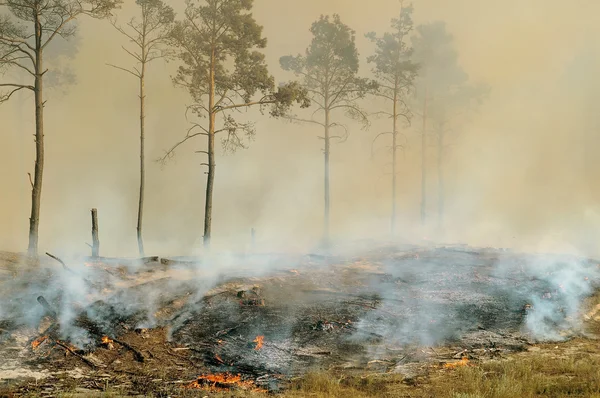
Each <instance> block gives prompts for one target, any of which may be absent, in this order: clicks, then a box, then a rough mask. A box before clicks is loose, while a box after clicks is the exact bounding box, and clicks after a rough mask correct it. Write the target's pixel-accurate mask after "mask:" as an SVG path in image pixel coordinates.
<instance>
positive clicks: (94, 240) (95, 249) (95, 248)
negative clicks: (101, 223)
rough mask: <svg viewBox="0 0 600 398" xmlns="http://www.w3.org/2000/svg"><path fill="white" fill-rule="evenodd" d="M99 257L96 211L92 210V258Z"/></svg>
mask: <svg viewBox="0 0 600 398" xmlns="http://www.w3.org/2000/svg"><path fill="white" fill-rule="evenodd" d="M99 255H100V239H99V238H98V210H96V209H92V257H98V256H99Z"/></svg>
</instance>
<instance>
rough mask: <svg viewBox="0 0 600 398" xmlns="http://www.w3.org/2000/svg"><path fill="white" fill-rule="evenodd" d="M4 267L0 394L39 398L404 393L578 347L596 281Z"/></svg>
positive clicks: (460, 265)
mask: <svg viewBox="0 0 600 398" xmlns="http://www.w3.org/2000/svg"><path fill="white" fill-rule="evenodd" d="M4 263H5V264H6V265H5V266H4V267H3V268H2V272H3V273H2V274H1V275H0V277H1V278H2V290H1V293H0V294H1V295H2V298H1V299H2V302H1V303H2V304H1V305H0V355H2V358H4V359H5V360H4V361H3V363H2V364H1V365H0V379H3V380H4V382H5V383H10V384H11V385H13V386H14V387H13V388H14V389H16V391H20V392H22V393H23V392H25V391H27V390H32V389H33V390H41V391H44V389H47V390H48V393H49V394H50V393H51V391H53V390H55V389H61V388H68V387H69V386H68V384H69V383H73V380H75V381H76V382H77V385H78V386H80V388H82V387H85V388H86V389H88V390H102V389H104V388H106V385H108V384H110V385H111V386H116V387H119V388H121V389H123V390H126V391H128V392H130V393H140V394H150V393H155V394H159V393H160V392H161V391H167V390H169V391H172V390H173V388H177V389H180V390H181V391H186V390H196V389H203V390H215V391H218V390H230V389H240V390H244V391H248V390H251V391H277V390H280V389H284V388H286V386H288V385H289V381H290V380H293V379H294V378H295V377H297V376H303V375H305V374H306V373H307V372H308V371H310V370H318V369H328V370H332V369H337V370H340V371H344V372H360V371H364V370H369V371H371V372H381V373H397V374H399V375H400V376H399V377H402V378H403V379H404V380H405V381H407V382H410V380H414V379H415V378H417V377H418V376H419V375H420V374H422V373H423V371H424V370H425V369H427V368H428V367H429V366H432V365H435V366H440V367H442V368H448V369H451V368H456V367H463V366H464V365H467V364H469V363H470V362H472V361H478V360H483V359H486V358H498V357H502V356H505V355H507V354H509V353H513V352H520V351H524V350H526V349H527V347H528V346H530V345H531V344H534V343H538V342H544V341H557V340H568V339H570V338H573V337H577V336H581V335H582V334H583V333H584V332H583V328H582V327H581V326H582V325H581V320H582V319H583V318H582V317H581V308H580V307H581V304H582V303H583V301H584V300H585V299H586V297H588V296H591V295H592V294H593V293H594V291H595V289H596V287H597V282H598V281H599V280H600V278H599V276H600V268H599V265H598V263H597V262H595V261H591V260H587V259H582V258H577V257H574V256H558V255H527V254H519V253H513V252H510V251H505V250H497V249H473V248H467V247H429V248H421V247H412V246H404V247H400V246H393V247H392V246H388V247H378V248H375V249H371V250H364V251H362V252H361V253H358V254H354V255H351V256H349V255H335V254H329V255H327V256H324V255H308V256H291V255H268V256H267V255H252V256H250V255H248V256H239V257H232V256H229V257H226V258H224V257H221V258H217V257H215V258H213V259H211V260H205V262H204V263H198V262H194V261H191V260H188V261H185V259H178V260H177V261H175V260H166V259H157V258H148V259H144V260H136V261H133V260H132V261H126V260H117V259H99V260H95V261H92V260H90V259H72V260H70V261H65V264H64V265H61V264H59V263H58V261H55V260H53V259H50V258H48V259H47V262H43V263H42V264H40V265H39V266H37V267H36V268H33V267H32V266H26V265H23V264H22V262H21V261H20V260H19V259H17V258H13V257H9V256H5V261H4ZM215 270H218V271H215ZM32 380H35V381H34V382H32Z"/></svg>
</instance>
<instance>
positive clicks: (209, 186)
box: [204, 48, 216, 248]
mask: <svg viewBox="0 0 600 398" xmlns="http://www.w3.org/2000/svg"><path fill="white" fill-rule="evenodd" d="M208 85H209V97H208V110H209V116H208V150H207V152H208V178H207V181H206V201H205V203H204V247H205V248H209V247H210V233H211V223H212V195H213V186H214V182H215V167H216V164H215V109H214V108H215V50H214V48H213V50H212V54H211V57H210V72H209V83H208Z"/></svg>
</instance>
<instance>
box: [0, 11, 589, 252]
mask: <svg viewBox="0 0 600 398" xmlns="http://www.w3.org/2000/svg"><path fill="white" fill-rule="evenodd" d="M413 4H414V8H415V14H414V19H415V24H416V25H418V24H420V23H428V22H434V21H438V20H442V21H444V22H445V23H446V26H447V30H448V31H449V32H450V33H451V34H452V35H453V37H454V42H455V45H456V50H457V52H458V56H459V63H460V65H461V66H462V67H463V68H464V70H465V72H466V73H467V74H468V75H469V78H470V81H472V82H485V83H487V84H488V85H489V86H490V87H491V91H490V97H489V98H488V99H487V100H486V101H485V102H484V104H483V105H482V106H481V107H480V108H479V109H478V112H477V113H474V114H473V115H471V116H470V117H469V118H467V119H466V120H465V121H464V122H462V123H460V124H459V125H457V126H456V127H455V129H454V130H455V131H454V132H453V134H452V135H451V136H450V137H449V143H450V144H451V146H450V147H449V148H448V151H447V154H446V159H445V162H444V171H445V175H446V187H445V189H446V205H447V211H446V220H445V230H444V235H443V236H440V237H439V239H441V240H444V241H452V242H464V243H471V244H476V245H493V246H503V247H515V248H519V249H526V250H562V251H577V252H580V253H584V254H588V255H596V254H600V253H596V251H595V247H594V246H595V245H594V244H593V243H594V242H595V241H597V238H598V232H597V228H596V225H597V223H598V221H599V220H600V207H599V206H598V194H599V192H598V189H597V188H596V186H595V184H594V182H595V181H596V180H597V177H598V171H596V170H598V169H599V167H598V166H599V165H598V163H599V162H598V160H597V157H596V156H595V153H594V152H595V151H594V148H595V147H596V146H598V144H600V131H599V130H598V128H599V127H600V126H599V124H600V123H599V120H598V116H597V110H596V109H595V106H596V105H595V104H597V103H598V102H597V101H596V98H597V94H596V93H597V92H598V88H599V87H598V86H600V84H599V83H598V79H597V78H596V71H597V70H598V69H599V66H600V62H599V59H598V54H600V52H599V50H600V48H599V47H600V45H598V44H597V41H596V40H594V38H595V37H598V35H599V34H600V26H598V25H597V24H596V20H595V19H597V18H596V16H597V15H598V12H600V3H598V2H595V1H592V0H587V1H586V0H577V1H573V2H569V3H565V2H564V1H557V0H545V1H543V0H530V1H527V2H524V1H518V0H509V1H504V2H488V1H486V2H482V1H478V0H456V1H452V2H450V1H445V0H422V1H414V2H413ZM173 6H174V8H175V9H176V11H178V13H181V11H182V10H183V7H184V5H183V2H182V1H178V2H173ZM399 10H400V3H399V2H398V1H396V0H374V1H371V2H368V4H367V3H365V2H363V1H358V0H337V1H330V0H327V1H323V0H320V1H317V0H307V1H303V2H292V1H287V0H286V1H276V0H256V1H255V10H254V16H255V18H256V20H257V21H258V22H259V23H260V24H262V25H263V26H264V34H265V36H266V37H267V38H268V45H267V48H266V50H265V53H266V55H267V61H268V63H269V66H270V69H271V73H273V74H274V75H275V77H276V80H277V81H285V80H290V79H293V76H291V75H289V74H287V73H284V72H283V71H281V70H280V68H279V65H278V59H279V57H280V56H282V55H288V54H293V55H295V54H298V53H303V52H304V50H305V48H306V46H307V45H308V44H309V42H310V33H309V31H308V29H309V27H310V24H311V23H312V22H313V21H315V20H316V19H318V17H319V16H320V15H321V14H332V13H338V14H340V16H341V18H342V21H343V22H345V23H347V24H348V25H350V26H351V27H352V28H353V29H354V30H355V31H356V37H357V46H358V49H359V53H360V58H361V74H363V75H364V76H368V73H369V67H368V66H367V64H366V57H367V56H368V55H370V53H371V52H372V51H373V47H372V45H371V44H370V43H369V42H368V40H366V39H365V38H364V34H365V33H367V32H370V31H376V32H377V33H378V34H381V33H383V32H384V31H385V30H386V29H387V27H388V26H389V24H390V19H391V18H393V17H396V16H397V15H398V13H399ZM134 11H135V10H134V7H133V6H132V5H126V6H125V7H124V9H123V10H121V11H119V18H120V19H122V20H127V19H128V18H129V17H130V16H131V15H132V12H134ZM78 34H79V37H78V39H77V40H73V43H72V44H73V45H74V46H76V47H77V51H76V52H75V53H74V54H72V57H71V54H70V53H69V55H70V56H69V57H63V58H62V59H61V60H60V64H61V65H67V64H68V65H69V69H70V71H72V72H73V73H74V75H75V78H76V84H70V85H68V86H67V87H65V89H64V90H52V91H48V92H47V93H46V99H47V101H48V102H47V103H46V107H45V137H46V165H45V174H44V187H43V196H42V209H41V217H40V246H41V248H42V250H47V251H51V252H52V251H69V252H73V253H75V252H87V251H88V250H89V249H88V248H87V246H86V245H85V243H86V242H89V241H90V239H91V237H90V215H89V209H90V208H92V207H96V208H98V212H99V219H100V240H101V245H102V246H101V247H102V251H103V254H106V255H134V254H135V252H136V241H135V221H136V206H137V191H138V160H139V157H138V156H139V155H138V139H139V132H138V121H139V119H138V108H137V107H138V102H137V82H136V80H135V79H134V78H133V77H132V76H130V75H128V74H126V73H124V72H121V71H118V70H116V69H114V68H110V67H108V66H107V65H106V64H107V63H111V64H117V65H121V66H125V67H127V66H130V65H132V63H131V62H132V60H131V58H130V57H128V56H127V54H125V52H123V50H122V49H121V44H127V43H126V42H125V41H124V40H123V37H122V36H121V35H119V34H118V33H117V32H116V31H115V30H114V28H113V27H112V26H111V25H110V24H109V23H108V22H107V21H97V20H91V19H85V18H83V19H81V20H80V21H79V22H78ZM175 67H176V62H171V63H168V64H165V63H164V62H161V61H157V62H154V63H153V64H151V65H150V67H149V75H148V80H147V83H146V84H147V110H146V112H147V116H146V121H147V126H146V130H147V141H146V143H147V159H148V165H147V186H146V189H147V191H146V192H147V193H146V212H145V238H146V239H145V240H146V247H147V251H148V252H149V253H150V252H152V254H154V253H156V254H187V253H191V252H193V251H194V247H197V246H199V243H200V240H201V235H202V217H203V208H204V187H205V178H206V176H205V174H204V171H205V170H204V169H203V168H202V167H201V165H200V164H201V163H203V162H205V159H203V158H202V156H203V155H201V154H196V153H194V151H197V150H201V149H203V148H204V146H205V142H204V141H203V140H201V139H199V140H198V141H192V142H188V143H187V144H186V145H185V146H183V147H181V148H180V149H179V150H178V151H177V153H176V157H175V158H174V159H173V160H172V161H171V162H170V163H169V164H168V165H167V166H166V167H164V168H161V167H160V166H159V165H158V164H157V163H155V162H153V160H154V159H156V158H158V157H160V156H161V155H162V153H163V151H164V150H165V149H167V148H168V147H169V146H170V145H172V144H173V143H174V142H176V141H177V140H178V139H180V138H181V137H182V136H183V135H184V134H185V131H186V128H187V126H188V124H187V122H186V120H185V117H184V110H185V106H186V105H187V104H189V103H190V99H189V97H188V96H187V94H186V93H185V92H184V91H182V90H181V89H178V88H174V87H173V85H172V83H171V79H170V76H171V75H172V74H173V71H174V68H175ZM0 78H1V79H2V80H5V79H8V78H9V76H2V77H0ZM240 117H241V118H246V119H250V120H255V121H256V130H257V136H256V140H255V141H254V142H252V143H251V146H250V148H249V149H248V150H242V151H240V152H238V153H236V154H234V155H227V156H224V155H222V153H221V152H219V153H218V157H217V169H216V186H215V205H214V214H213V242H214V245H215V246H217V247H221V248H228V249H233V250H243V249H244V248H245V247H246V245H247V244H248V243H249V241H250V228H252V227H254V228H256V230H257V240H258V242H259V243H261V244H264V245H265V247H270V248H274V247H275V248H285V249H299V248H302V247H305V246H306V245H307V244H309V243H311V242H312V241H313V240H314V239H315V238H317V237H318V236H319V234H320V232H321V229H322V217H323V199H322V196H323V155H322V141H320V140H319V139H318V138H317V136H318V135H319V134H320V133H321V132H320V131H319V130H318V128H315V127H313V126H307V125H295V124H290V123H285V122H283V121H280V120H273V119H271V118H269V117H268V116H266V115H264V116H263V115H261V114H260V113H259V112H258V111H256V110H253V111H249V112H247V113H242V114H240ZM0 118H1V119H2V122H3V123H2V129H1V130H0V142H1V145H2V148H3V152H2V157H0V180H1V181H2V196H1V199H2V206H1V207H0V223H1V224H2V226H3V228H1V229H0V248H2V249H7V250H24V248H25V245H26V239H27V229H28V217H29V211H30V186H29V181H28V177H27V173H28V172H33V159H34V143H33V133H34V118H33V99H32V96H31V95H29V94H27V93H23V94H22V95H19V96H16V97H14V98H13V99H12V100H11V102H10V103H6V104H3V105H2V106H0ZM339 122H341V123H344V124H346V125H347V126H348V127H349V132H350V137H349V139H348V141H347V142H345V143H343V144H339V145H338V144H336V145H334V146H333V148H332V152H331V157H332V164H331V189H332V223H331V226H332V234H334V236H336V237H338V238H345V239H350V238H364V237H368V238H383V237H386V234H387V232H388V230H389V213H390V210H391V203H390V192H391V186H390V185H391V176H390V175H389V163H390V158H389V154H388V152H386V151H385V150H380V151H378V152H377V153H376V156H375V157H374V158H371V153H370V147H371V141H372V140H373V138H374V136H375V135H376V134H377V133H378V132H380V131H384V130H385V129H389V127H388V126H387V125H386V123H388V124H389V121H387V120H385V119H381V120H375V121H373V124H372V126H371V129H370V130H368V131H362V130H361V128H360V126H359V125H358V124H353V123H352V122H351V121H349V120H347V119H345V118H343V117H342V116H340V119H339ZM419 126H420V121H419V119H418V117H417V116H415V119H414V120H413V122H412V126H410V127H403V130H402V133H403V134H405V136H406V141H407V147H406V148H405V150H404V151H403V153H402V154H401V155H399V170H398V201H397V208H398V212H399V217H398V229H399V231H400V233H399V235H400V236H399V238H407V239H420V238H422V237H429V236H428V235H429V234H430V233H431V232H429V231H423V230H422V229H421V228H419V203H420V188H421V187H420V175H421V170H420V161H421V157H420V146H419V145H420V137H419ZM383 145H385V142H383ZM435 162H436V157H435V148H433V147H431V148H428V164H427V168H428V173H429V183H428V186H427V190H428V192H429V195H430V198H429V204H430V206H429V207H430V208H429V209H428V213H429V214H430V217H431V218H432V220H435V217H436V198H437V192H436V189H437V180H436V178H437V177H436V165H435Z"/></svg>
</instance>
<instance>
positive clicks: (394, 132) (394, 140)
mask: <svg viewBox="0 0 600 398" xmlns="http://www.w3.org/2000/svg"><path fill="white" fill-rule="evenodd" d="M392 117H393V119H394V125H393V129H392V219H391V232H392V236H393V235H395V234H396V149H397V147H398V144H397V133H398V130H397V123H398V79H397V78H396V84H395V86H394V110H393V114H392Z"/></svg>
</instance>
